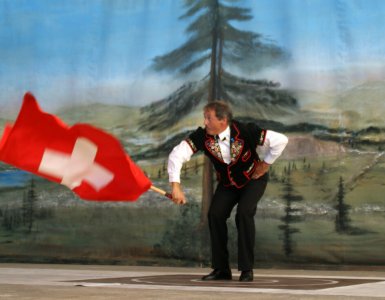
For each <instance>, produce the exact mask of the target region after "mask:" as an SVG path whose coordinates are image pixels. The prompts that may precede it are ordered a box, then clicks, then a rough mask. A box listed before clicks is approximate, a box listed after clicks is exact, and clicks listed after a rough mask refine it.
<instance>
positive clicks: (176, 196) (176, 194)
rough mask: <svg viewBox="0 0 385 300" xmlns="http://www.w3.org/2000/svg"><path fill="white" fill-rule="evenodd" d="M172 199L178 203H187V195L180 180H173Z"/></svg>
mask: <svg viewBox="0 0 385 300" xmlns="http://www.w3.org/2000/svg"><path fill="white" fill-rule="evenodd" d="M171 189H172V191H171V194H172V201H174V203H176V204H186V197H185V195H184V193H183V190H182V188H181V186H180V183H179V182H171Z"/></svg>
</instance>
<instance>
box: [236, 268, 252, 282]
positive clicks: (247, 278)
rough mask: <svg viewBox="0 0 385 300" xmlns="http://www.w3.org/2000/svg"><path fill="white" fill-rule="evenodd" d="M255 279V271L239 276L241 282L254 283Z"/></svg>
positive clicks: (245, 272)
mask: <svg viewBox="0 0 385 300" xmlns="http://www.w3.org/2000/svg"><path fill="white" fill-rule="evenodd" d="M253 279H254V275H253V270H247V271H242V273H241V276H239V281H253Z"/></svg>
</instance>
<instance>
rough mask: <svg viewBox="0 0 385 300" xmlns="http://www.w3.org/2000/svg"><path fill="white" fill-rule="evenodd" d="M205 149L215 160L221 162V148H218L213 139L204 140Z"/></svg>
mask: <svg viewBox="0 0 385 300" xmlns="http://www.w3.org/2000/svg"><path fill="white" fill-rule="evenodd" d="M206 149H207V150H209V151H210V152H211V154H213V156H215V157H216V158H218V159H219V160H220V161H223V157H222V153H221V148H220V147H219V144H218V142H217V141H216V140H214V139H208V140H206Z"/></svg>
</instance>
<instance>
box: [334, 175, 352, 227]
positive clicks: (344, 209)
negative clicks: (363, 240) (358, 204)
mask: <svg viewBox="0 0 385 300" xmlns="http://www.w3.org/2000/svg"><path fill="white" fill-rule="evenodd" d="M350 208H351V207H350V205H347V204H345V188H344V180H343V178H342V176H340V179H339V183H338V193H337V205H336V206H335V209H336V210H337V215H336V219H335V228H336V231H337V232H338V233H346V232H349V231H350V229H351V225H350V223H351V219H350V218H349V210H350Z"/></svg>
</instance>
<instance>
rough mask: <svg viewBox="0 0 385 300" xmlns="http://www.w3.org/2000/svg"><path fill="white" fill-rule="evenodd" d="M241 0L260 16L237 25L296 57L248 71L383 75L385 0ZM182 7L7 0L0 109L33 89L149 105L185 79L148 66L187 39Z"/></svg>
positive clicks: (134, 1)
mask: <svg viewBox="0 0 385 300" xmlns="http://www.w3.org/2000/svg"><path fill="white" fill-rule="evenodd" d="M233 3H234V2H233ZM232 5H234V4H232ZM236 5H238V6H242V7H245V8H250V9H251V11H252V14H253V19H252V20H250V21H247V22H239V23H235V24H234V26H236V27H237V28H239V29H247V30H250V31H253V32H256V33H259V34H262V35H263V36H264V38H265V39H266V40H270V41H273V42H274V43H275V44H276V45H278V46H280V47H283V48H285V49H286V50H287V51H288V52H289V53H290V56H291V60H290V62H289V65H286V66H275V67H271V68H269V69H265V70H256V72H255V73H252V74H251V73H250V74H241V75H244V76H247V77H252V78H267V79H271V80H274V81H279V82H281V84H282V85H283V86H284V87H290V88H301V89H310V90H318V91H322V90H327V89H332V88H333V89H336V88H337V89H341V90H342V89H346V88H349V87H352V86H354V85H358V84H361V83H362V82H365V81H371V80H383V78H384V75H385V40H384V39H383V31H384V28H385V1H382V0H245V1H239V2H238V3H237V4H236ZM184 12H185V8H184V7H183V1H182V0H54V1H52V0H0V59H1V61H0V115H1V112H2V113H3V114H4V113H6V112H7V111H9V110H12V109H15V108H18V107H19V106H20V103H21V98H22V95H23V94H24V92H25V91H28V90H29V91H32V92H33V93H34V94H35V95H36V96H37V98H38V99H39V101H40V103H41V105H42V106H43V108H45V109H48V110H55V109H57V108H59V107H61V106H63V105H64V106H66V105H72V104H77V103H91V102H106V103H113V104H126V105H136V106H142V105H145V104H148V103H150V102H152V101H156V100H159V99H161V98H162V97H165V96H167V95H168V94H169V93H171V92H172V91H174V90H175V89H176V88H177V87H178V86H179V85H180V84H182V83H183V82H184V81H185V80H186V79H184V78H180V77H178V76H171V74H170V75H166V74H159V73H155V72H153V71H151V70H150V66H151V61H152V59H153V58H154V57H156V56H158V55H163V54H166V53H168V52H169V51H171V50H173V49H175V48H177V47H178V46H180V45H181V44H182V43H183V42H184V41H186V39H187V37H186V34H185V29H186V26H187V25H188V24H189V22H190V21H191V20H179V16H181V15H182V14H183V13H184Z"/></svg>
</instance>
